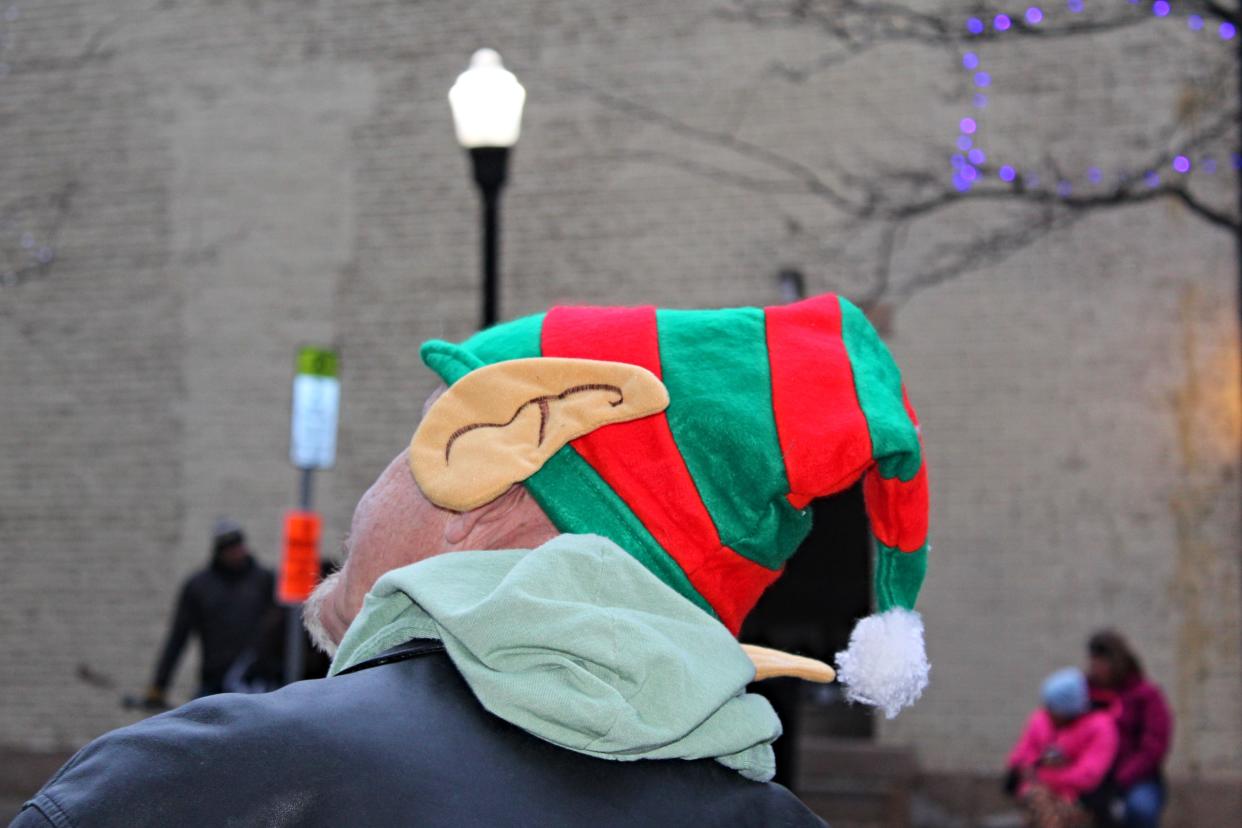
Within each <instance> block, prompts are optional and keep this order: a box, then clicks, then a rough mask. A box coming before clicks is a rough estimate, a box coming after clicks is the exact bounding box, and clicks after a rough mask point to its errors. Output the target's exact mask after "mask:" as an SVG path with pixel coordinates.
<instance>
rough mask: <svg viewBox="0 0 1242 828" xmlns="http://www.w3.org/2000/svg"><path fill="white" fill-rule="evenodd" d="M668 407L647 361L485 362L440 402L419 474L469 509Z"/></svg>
mask: <svg viewBox="0 0 1242 828" xmlns="http://www.w3.org/2000/svg"><path fill="white" fill-rule="evenodd" d="M667 407H668V391H667V390H666V389H665V387H664V384H663V383H662V382H660V380H659V379H658V378H657V377H656V376H655V374H653V373H651V372H650V371H648V370H647V369H645V368H640V367H639V366H637V365H630V364H627V363H622V362H604V361H601V360H591V359H559V358H551V357H541V358H533V359H515V360H509V361H507V362H498V363H495V364H493V365H485V366H483V367H481V368H477V369H475V370H473V371H471V372H470V373H468V374H466V375H465V376H464V377H462V378H461V379H460V380H458V381H457V382H455V383H453V385H452V386H450V387H449V389H448V390H447V391H446V392H445V393H444V394H443V395H441V396H440V398H439V399H437V400H436V401H435V403H433V404H432V406H431V408H430V409H429V410H428V411H427V414H426V416H424V417H423V421H422V422H421V423H420V424H419V426H418V431H416V432H414V439H413V440H411V441H410V453H409V458H410V470H411V471H413V473H414V479H415V480H417V481H418V486H419V488H420V489H422V491H423V494H424V495H426V497H427V499H428V500H430V501H431V502H432V503H434V504H436V505H437V506H441V507H443V508H445V509H452V510H453V511H455V512H468V511H470V510H471V509H476V508H478V507H479V506H482V505H483V504H485V503H490V502H491V501H492V500H495V499H496V498H497V497H499V496H500V495H502V494H504V493H505V491H507V490H508V489H509V487H510V486H512V485H513V484H514V483H520V482H522V481H523V480H525V479H527V478H528V477H530V476H531V475H532V474H534V473H535V472H537V471H539V469H540V468H541V467H542V466H543V464H544V463H545V462H547V460H548V458H550V457H551V456H552V455H553V454H555V453H556V452H557V451H559V450H560V448H561V447H562V446H564V445H565V444H566V443H568V442H570V441H571V440H575V439H577V438H578V437H581V436H583V435H584V434H589V433H591V432H592V431H594V430H595V429H597V428H599V427H601V426H605V425H609V424H611V423H621V422H626V421H628V420H636V419H639V418H640V417H647V416H650V415H652V414H657V413H659V412H661V411H663V410H664V409H665V408H667Z"/></svg>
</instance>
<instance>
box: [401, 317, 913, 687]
mask: <svg viewBox="0 0 1242 828" xmlns="http://www.w3.org/2000/svg"><path fill="white" fill-rule="evenodd" d="M538 357H567V358H576V359H587V360H604V361H610V362H620V363H630V364H633V365H637V366H640V367H642V368H645V369H647V370H649V371H650V372H652V373H653V374H654V375H655V376H656V377H657V378H659V379H660V380H661V381H662V382H663V383H664V386H665V387H666V388H667V390H668V398H669V403H668V407H667V409H666V410H664V411H662V412H660V413H657V414H653V415H650V416H645V417H642V418H640V419H636V420H632V421H630V422H621V423H615V424H611V425H606V426H603V427H601V428H598V429H596V430H595V431H592V432H590V433H589V434H586V435H585V436H581V437H579V438H577V439H575V440H573V441H572V442H570V443H568V444H566V445H565V446H563V447H562V448H560V449H559V450H558V451H557V452H556V453H555V454H553V455H552V456H551V458H550V459H548V460H547V461H546V462H545V463H544V464H543V466H542V467H540V468H539V469H538V470H537V471H535V472H534V474H533V475H531V476H530V477H529V478H528V479H526V481H525V485H526V486H527V488H528V490H529V491H530V493H531V494H532V495H533V496H534V498H535V499H536V500H537V501H538V502H539V504H540V505H541V506H542V507H543V509H544V511H545V512H546V513H547V515H548V517H549V518H550V519H551V520H552V522H553V523H554V524H555V525H556V526H557V528H559V529H560V530H561V531H564V532H574V533H595V534H599V535H603V536H605V537H608V538H610V539H611V540H613V541H614V542H616V543H617V544H618V545H620V546H621V547H622V548H624V549H625V550H627V551H628V552H629V553H630V554H631V555H633V556H634V557H635V558H637V559H638V560H639V561H640V562H642V563H643V565H644V566H646V567H647V569H649V570H650V571H651V572H653V573H654V574H655V575H656V576H657V577H659V578H660V579H661V580H662V581H663V582H664V583H666V584H668V585H669V586H670V587H672V588H673V589H675V590H677V591H678V592H679V593H681V594H682V595H683V596H685V597H686V598H687V599H689V600H690V601H693V602H694V603H695V604H697V605H698V606H700V607H702V608H703V609H704V610H706V611H707V612H709V613H711V614H713V615H714V616H716V617H717V618H719V620H720V621H721V622H722V623H724V625H725V626H726V627H728V628H729V629H730V630H731V631H732V632H733V633H734V634H736V633H737V631H738V630H739V629H740V627H741V625H742V621H743V619H744V618H745V617H746V614H747V613H748V612H749V611H750V610H751V608H752V607H753V606H754V605H755V602H756V601H757V600H758V599H759V596H760V595H761V594H762V593H763V591H764V589H766V588H767V587H768V585H769V584H771V583H772V582H773V581H775V580H776V579H777V578H779V577H780V575H781V571H782V567H783V565H784V563H785V561H786V560H787V559H788V558H789V557H790V556H791V555H792V554H793V553H794V551H795V550H796V549H797V548H798V545H799V544H800V543H801V542H802V540H803V539H804V538H805V537H806V535H807V533H808V531H809V530H810V527H811V510H810V509H809V508H807V507H808V504H809V503H810V502H811V501H812V500H814V499H815V498H817V497H823V496H826V495H831V494H834V493H837V492H840V491H842V490H844V489H847V488H849V487H850V486H853V485H854V484H856V483H857V482H858V481H859V480H862V481H863V487H864V495H865V499H866V504H867V511H868V514H869V516H870V519H871V525H872V529H873V531H874V534H875V536H876V539H877V541H878V558H877V565H876V569H875V587H876V603H877V608H878V610H879V612H880V613H881V614H891V613H890V611H893V610H913V608H914V602H915V598H916V597H917V595H918V592H919V588H920V586H921V584H922V581H923V577H924V573H925V571H926V567H927V552H928V541H927V511H928V493H927V476H926V470H925V466H924V463H923V456H922V450H921V447H920V441H919V431H918V423H917V420H916V417H915V413H914V409H913V407H911V405H910V403H909V400H908V399H907V398H906V395H905V391H904V388H903V386H902V381H901V374H900V372H899V370H898V368H897V365H896V364H895V363H894V361H893V359H892V357H891V355H890V354H889V351H888V348H887V347H885V345H884V343H883V342H882V341H881V340H880V338H879V336H878V335H877V333H876V331H875V329H874V328H873V327H872V326H871V324H870V323H869V322H868V321H867V319H866V317H865V316H864V315H863V314H862V312H861V311H860V310H859V309H858V308H857V307H855V306H854V305H852V304H851V303H850V302H848V301H847V300H845V299H843V298H841V297H839V296H835V295H824V296H819V297H815V298H812V299H808V300H806V301H803V302H798V303H795V304H790V305H782V306H777V307H770V308H734V309H725V310H665V309H660V310H657V309H655V308H652V307H639V308H611V307H608V308H605V307H557V308H553V309H552V310H549V311H548V312H547V313H543V314H538V315H535V316H528V317H525V318H523V319H517V320H514V321H512V322H508V323H504V324H501V325H498V326H495V327H493V328H489V329H487V330H485V331H482V332H480V333H478V334H476V335H475V336H473V337H471V338H470V339H468V340H467V341H466V342H464V343H462V344H460V345H456V344H452V343H448V342H444V341H440V340H432V341H429V342H427V343H425V344H424V345H423V348H422V358H423V361H424V362H425V363H426V364H427V365H428V366H429V367H430V368H431V369H432V370H434V371H435V372H436V373H437V374H439V375H440V377H441V378H442V379H443V380H444V382H445V383H446V384H448V385H450V386H451V385H452V384H453V383H455V382H457V381H458V380H460V379H461V378H462V377H463V376H465V375H466V374H468V373H470V372H471V371H473V370H475V369H477V368H480V367H482V366H485V365H490V364H494V363H498V362H504V361H508V360H515V359H526V358H538ZM877 623H878V622H877ZM859 632H860V631H859V630H856V634H858V633H859ZM918 632H919V636H920V645H919V646H920V651H921V625H919V630H918ZM890 637H891V636H890ZM873 649H874V648H873ZM842 655H843V656H846V658H845V660H844V661H842V659H841V658H840V657H839V659H838V662H839V666H840V667H841V668H842V669H841V672H842V680H844V681H847V683H848V681H849V676H848V673H849V664H848V663H847V662H848V661H849V654H848V653H845V654H842ZM855 660H856V661H857V659H855ZM902 660H903V661H904V660H907V659H905V658H904V657H903V659H902ZM860 668H861V665H860ZM862 669H863V671H865V672H868V673H874V672H875V671H876V670H877V669H878V670H880V671H881V672H883V671H884V670H886V669H888V668H887V667H885V666H884V665H883V664H881V665H880V666H879V667H876V666H875V665H870V666H867V667H865V668H862ZM895 669H896V668H895ZM901 669H904V668H901ZM855 672H858V670H856V671H855ZM923 683H925V670H924V682H923ZM860 684H866V682H865V681H863V682H860ZM921 689H922V688H921V686H920V687H919V690H921ZM877 694H879V695H881V696H882V695H883V693H881V692H880V691H864V692H863V693H861V694H860V695H859V696H858V697H859V698H862V699H863V700H866V701H872V702H873V703H880V704H882V705H883V704H884V699H883V698H876V696H877ZM868 695H870V696H871V697H870V698H869V697H868ZM915 695H917V693H916V694H915Z"/></svg>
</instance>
